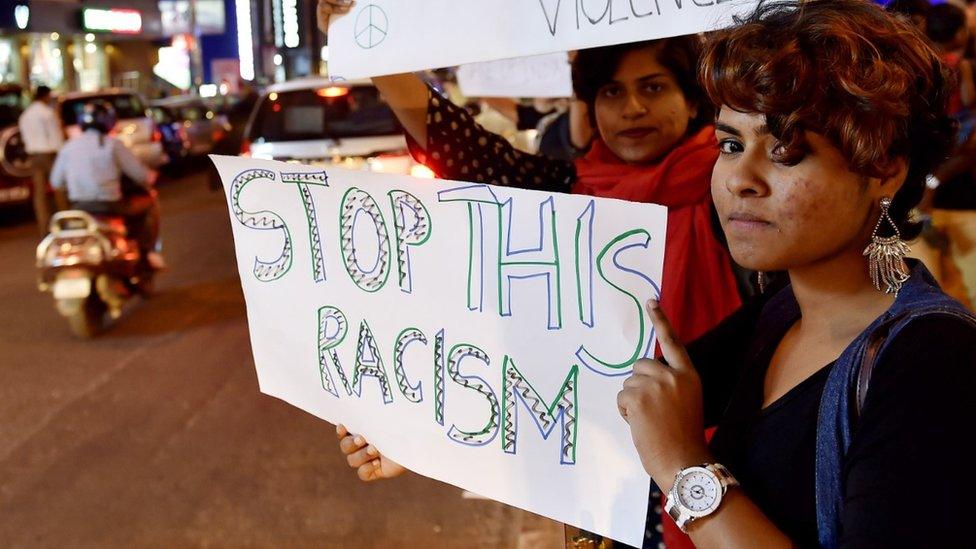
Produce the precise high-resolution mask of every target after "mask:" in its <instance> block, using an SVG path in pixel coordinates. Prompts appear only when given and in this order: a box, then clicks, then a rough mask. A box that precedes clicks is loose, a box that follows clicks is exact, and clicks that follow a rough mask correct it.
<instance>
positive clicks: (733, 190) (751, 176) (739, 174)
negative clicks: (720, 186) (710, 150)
mask: <svg viewBox="0 0 976 549" xmlns="http://www.w3.org/2000/svg"><path fill="white" fill-rule="evenodd" d="M716 170H717V171H718V167H716ZM721 176H722V177H723V178H724V183H725V188H726V190H728V191H729V193H730V194H732V195H734V196H739V197H750V196H751V197H760V196H766V195H768V194H769V186H768V185H767V184H766V180H765V178H764V177H763V176H762V174H760V173H759V172H758V170H756V169H755V167H754V163H753V162H750V161H749V159H748V158H745V157H743V158H741V159H739V161H737V162H735V163H734V164H732V165H731V166H728V167H727V168H726V169H724V170H721Z"/></svg>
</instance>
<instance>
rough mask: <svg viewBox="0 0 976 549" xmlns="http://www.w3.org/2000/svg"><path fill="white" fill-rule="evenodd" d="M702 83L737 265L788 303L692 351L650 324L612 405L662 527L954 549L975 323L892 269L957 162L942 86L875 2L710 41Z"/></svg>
mask: <svg viewBox="0 0 976 549" xmlns="http://www.w3.org/2000/svg"><path fill="white" fill-rule="evenodd" d="M701 74H702V79H703V81H704V85H705V88H706V90H707V91H708V94H709V96H710V97H711V98H712V100H713V101H714V102H715V104H716V105H719V106H720V107H719V114H718V117H717V123H716V135H717V138H718V143H719V149H720V151H721V156H720V158H719V160H718V163H717V164H716V166H715V171H714V173H713V176H712V196H713V197H714V200H715V205H716V208H717V209H718V211H719V214H720V218H721V220H722V224H723V227H724V229H725V232H726V235H727V237H728V242H729V246H730V249H731V252H732V255H733V257H734V258H735V260H736V261H737V262H738V263H740V264H741V265H744V266H746V267H749V268H753V269H757V270H786V271H788V272H789V275H790V280H791V286H789V287H787V288H785V289H784V290H782V291H780V292H777V293H776V294H774V295H772V296H767V298H766V299H765V300H762V301H761V302H757V303H754V304H750V305H747V306H746V307H744V308H743V309H742V310H740V311H739V312H737V313H736V314H735V315H733V316H732V317H730V318H729V319H728V320H727V321H725V322H723V324H722V325H721V326H720V327H719V328H717V329H716V330H714V331H712V332H711V333H709V334H708V335H706V336H705V337H704V338H702V339H700V340H698V341H697V342H695V343H694V344H692V345H691V346H690V347H689V348H688V350H687V351H686V350H685V348H684V347H683V346H682V345H681V343H680V338H679V337H678V336H677V335H675V333H674V330H672V329H671V328H670V326H669V323H668V321H667V318H666V315H665V314H663V312H662V311H661V309H660V308H659V307H658V306H657V305H656V304H655V303H653V302H652V303H650V304H649V312H650V314H651V317H652V319H653V321H654V324H655V327H656V328H657V334H658V336H659V338H660V339H659V341H660V344H661V347H662V350H663V352H664V361H640V362H638V364H637V365H636V366H635V368H634V375H633V376H632V377H631V378H629V379H628V380H627V381H626V382H625V383H624V389H623V391H621V393H620V395H619V397H618V403H619V407H620V412H621V414H622V415H623V417H624V418H625V419H626V420H627V421H628V422H629V423H630V426H631V431H632V433H633V436H634V443H635V445H636V446H637V449H638V452H639V454H640V455H641V459H642V462H643V463H644V466H645V468H646V469H647V471H648V472H649V473H650V474H651V476H652V477H653V478H654V480H655V481H656V482H657V483H658V484H659V485H660V486H661V487H662V488H664V489H666V490H669V491H670V494H669V501H668V505H667V509H668V510H669V512H670V514H671V515H672V516H673V517H675V518H676V519H677V521H678V522H679V524H681V525H682V526H683V527H684V528H685V529H686V530H687V531H689V532H690V533H691V536H692V539H693V540H694V542H695V543H696V544H697V545H699V546H701V547H711V546H717V545H722V546H727V547H728V546H731V547H755V546H757V545H762V546H763V547H779V546H782V547H788V546H793V545H801V546H815V545H818V544H819V545H822V546H827V547H837V546H844V547H867V546H871V547H923V546H953V545H960V544H965V543H966V542H965V541H963V540H965V539H968V537H969V536H970V535H971V533H970V526H969V523H968V521H969V520H971V516H972V510H973V503H972V499H971V495H972V494H973V493H976V476H974V475H972V474H971V473H970V472H969V471H968V468H967V467H966V465H965V464H964V463H965V461H966V458H965V455H964V454H963V453H961V452H960V441H961V440H962V438H963V437H964V436H965V435H964V433H967V432H968V428H970V427H971V426H972V425H973V423H974V421H976V408H974V407H973V406H972V395H973V394H974V392H976V319H974V318H973V317H972V316H971V315H970V314H969V313H967V312H966V311H965V309H963V308H962V306H961V305H959V304H958V303H956V302H954V301H953V300H951V299H950V298H948V297H947V296H946V295H945V294H944V293H943V292H942V291H941V290H940V289H939V287H938V285H937V284H936V283H935V282H934V280H933V279H932V277H931V276H930V275H929V273H928V272H927V271H926V270H925V268H924V267H923V266H922V265H921V264H919V263H912V264H906V263H905V262H904V260H903V255H904V252H906V251H907V249H906V248H905V245H904V240H908V239H911V238H913V237H914V236H915V235H916V234H917V232H918V227H917V226H916V225H914V224H913V223H912V222H911V221H910V220H909V211H910V210H911V209H912V208H913V206H915V204H917V203H918V201H919V200H920V198H921V197H922V192H923V189H924V179H925V176H926V174H927V173H929V171H930V170H931V169H932V168H933V167H934V166H935V165H936V164H937V163H938V161H939V160H940V159H941V158H942V157H943V156H944V155H945V154H946V153H947V152H948V151H949V150H950V143H951V142H952V133H953V132H952V130H953V126H952V123H951V122H950V120H948V119H947V118H946V117H945V116H944V112H945V104H946V101H947V98H948V95H949V92H950V81H949V79H948V78H947V73H946V70H945V67H944V66H943V65H942V63H941V62H940V60H939V57H938V55H937V54H936V53H935V52H934V51H933V50H932V49H931V48H930V46H929V44H928V42H927V41H926V40H925V38H924V36H922V34H921V33H919V32H918V31H917V30H916V29H914V28H913V27H911V26H910V24H908V23H907V22H904V21H902V20H900V19H896V18H894V17H891V16H890V15H888V14H886V13H885V12H883V11H882V9H881V8H879V7H878V6H877V5H875V4H873V3H872V2H868V1H866V0H821V1H817V2H799V1H786V2H769V3H763V4H761V5H760V7H759V8H758V9H757V11H756V12H755V14H754V15H752V16H751V17H749V18H748V19H747V20H745V21H742V22H740V24H738V25H737V26H736V27H734V28H731V29H729V30H726V31H723V32H721V33H718V34H716V35H715V36H713V37H711V40H710V42H709V44H708V46H707V48H706V54H705V58H704V63H703V67H702V71H701ZM665 363H666V364H667V365H665ZM703 425H717V426H718V429H717V431H716V432H715V436H714V437H713V438H712V440H711V442H710V443H709V444H707V445H706V443H705V441H703V440H702V438H701V436H700V435H699V434H700V433H701V427H702V426H703ZM736 479H737V480H736ZM740 483H741V486H737V485H739V484H740ZM672 486H673V489H672ZM723 493H724V497H722V494H723Z"/></svg>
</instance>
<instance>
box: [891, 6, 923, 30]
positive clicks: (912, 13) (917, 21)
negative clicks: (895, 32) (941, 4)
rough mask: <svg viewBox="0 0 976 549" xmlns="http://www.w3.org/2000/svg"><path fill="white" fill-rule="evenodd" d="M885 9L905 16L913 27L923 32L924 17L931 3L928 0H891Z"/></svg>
mask: <svg viewBox="0 0 976 549" xmlns="http://www.w3.org/2000/svg"><path fill="white" fill-rule="evenodd" d="M885 9H887V10H888V11H890V12H891V13H897V14H899V15H901V16H902V17H907V18H908V20H909V21H911V22H912V25H915V28H917V29H918V30H920V31H922V32H925V26H926V17H927V16H928V14H929V10H930V9H932V4H930V3H929V0H892V1H891V2H890V3H889V4H888V6H887V7H886V8H885Z"/></svg>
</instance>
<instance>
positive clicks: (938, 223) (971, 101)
mask: <svg viewBox="0 0 976 549" xmlns="http://www.w3.org/2000/svg"><path fill="white" fill-rule="evenodd" d="M926 29H927V31H926V33H927V35H928V37H929V39H930V40H931V41H932V44H933V46H934V47H935V48H936V51H937V52H938V53H939V55H940V57H941V58H942V60H943V62H944V63H945V64H946V66H947V67H948V69H949V71H950V72H951V73H952V76H953V79H952V85H951V88H950V96H949V102H948V106H947V110H946V112H947V114H949V115H950V116H952V117H953V118H955V119H956V120H957V121H958V123H959V132H958V136H957V143H956V144H955V145H954V146H953V147H952V150H951V151H948V153H949V154H948V156H949V157H948V159H947V160H945V161H944V162H942V163H941V164H940V165H939V166H938V167H936V168H935V169H934V170H933V172H932V174H931V175H930V176H929V178H928V189H927V190H926V197H925V200H923V202H922V204H921V205H920V209H921V211H922V212H923V213H924V214H927V219H926V226H925V231H924V232H923V233H922V240H920V241H919V242H917V244H913V247H914V251H915V254H914V255H916V256H917V257H919V258H921V259H922V260H923V261H924V262H925V263H926V265H927V266H928V267H929V268H930V269H931V270H932V274H933V275H934V276H935V277H936V279H937V280H938V281H939V283H940V284H941V285H942V288H943V289H944V290H945V292H946V293H948V294H949V295H951V296H953V297H955V298H956V299H957V300H959V301H960V302H961V303H962V304H963V305H965V306H967V307H969V308H971V309H972V308H973V306H974V304H976V249H974V247H973V246H972V244H971V243H972V242H974V241H976V134H974V132H973V126H974V124H976V116H974V114H973V108H974V107H976V82H974V75H973V72H974V71H973V61H972V60H971V59H966V58H965V56H964V51H965V48H966V44H967V42H969V38H970V35H969V29H968V26H967V24H966V15H965V12H964V11H963V10H962V9H960V8H958V7H956V6H954V5H952V4H940V5H938V6H933V7H932V9H931V10H930V11H929V13H928V16H927V25H926Z"/></svg>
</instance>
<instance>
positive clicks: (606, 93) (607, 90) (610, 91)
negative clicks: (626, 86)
mask: <svg viewBox="0 0 976 549" xmlns="http://www.w3.org/2000/svg"><path fill="white" fill-rule="evenodd" d="M600 95H602V96H603V97H606V98H609V99H612V98H614V97H618V96H620V86H604V87H603V89H601V90H600Z"/></svg>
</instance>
